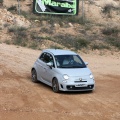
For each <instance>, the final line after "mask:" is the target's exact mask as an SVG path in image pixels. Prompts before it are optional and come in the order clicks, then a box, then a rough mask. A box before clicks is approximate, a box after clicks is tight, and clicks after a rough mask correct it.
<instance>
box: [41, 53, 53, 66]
mask: <svg viewBox="0 0 120 120" xmlns="http://www.w3.org/2000/svg"><path fill="white" fill-rule="evenodd" d="M39 59H41V60H42V61H43V62H45V63H49V62H51V63H52V65H53V67H55V65H54V60H53V57H52V55H51V54H49V53H43V54H42V55H41V56H40V58H39Z"/></svg>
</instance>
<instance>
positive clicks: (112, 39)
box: [107, 37, 120, 50]
mask: <svg viewBox="0 0 120 120" xmlns="http://www.w3.org/2000/svg"><path fill="white" fill-rule="evenodd" d="M107 43H109V44H110V45H112V46H115V47H117V48H118V49H119V50H120V40H119V38H116V37H108V38H107Z"/></svg>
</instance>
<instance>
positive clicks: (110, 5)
mask: <svg viewBox="0 0 120 120" xmlns="http://www.w3.org/2000/svg"><path fill="white" fill-rule="evenodd" d="M113 8H114V7H113V5H112V4H107V5H105V6H104V8H103V13H105V14H107V13H109V14H110V11H111V10H112V9H113Z"/></svg>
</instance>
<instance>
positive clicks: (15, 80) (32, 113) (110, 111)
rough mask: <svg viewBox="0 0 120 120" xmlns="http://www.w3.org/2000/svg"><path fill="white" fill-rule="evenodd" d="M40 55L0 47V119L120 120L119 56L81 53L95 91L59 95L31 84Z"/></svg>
mask: <svg viewBox="0 0 120 120" xmlns="http://www.w3.org/2000/svg"><path fill="white" fill-rule="evenodd" d="M39 54H40V51H37V50H31V49H27V48H22V47H16V46H13V45H6V44H0V120H120V54H117V55H95V54H81V56H82V58H83V59H84V60H85V61H88V62H89V67H90V68H91V70H92V71H93V74H94V76H95V80H96V89H95V91H94V92H92V93H89V92H77V93H71V92H70V93H68V92H65V93H64V92H62V93H59V94H56V93H53V91H52V89H51V88H50V87H48V86H46V85H44V84H42V83H38V84H35V83H32V82H31V77H30V69H31V67H32V65H33V63H34V61H35V60H36V59H37V57H38V55H39Z"/></svg>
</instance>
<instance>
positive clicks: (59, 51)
mask: <svg viewBox="0 0 120 120" xmlns="http://www.w3.org/2000/svg"><path fill="white" fill-rule="evenodd" d="M43 52H49V53H52V54H54V55H77V54H76V53H75V52H73V51H70V50H62V49H45V50H43Z"/></svg>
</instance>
